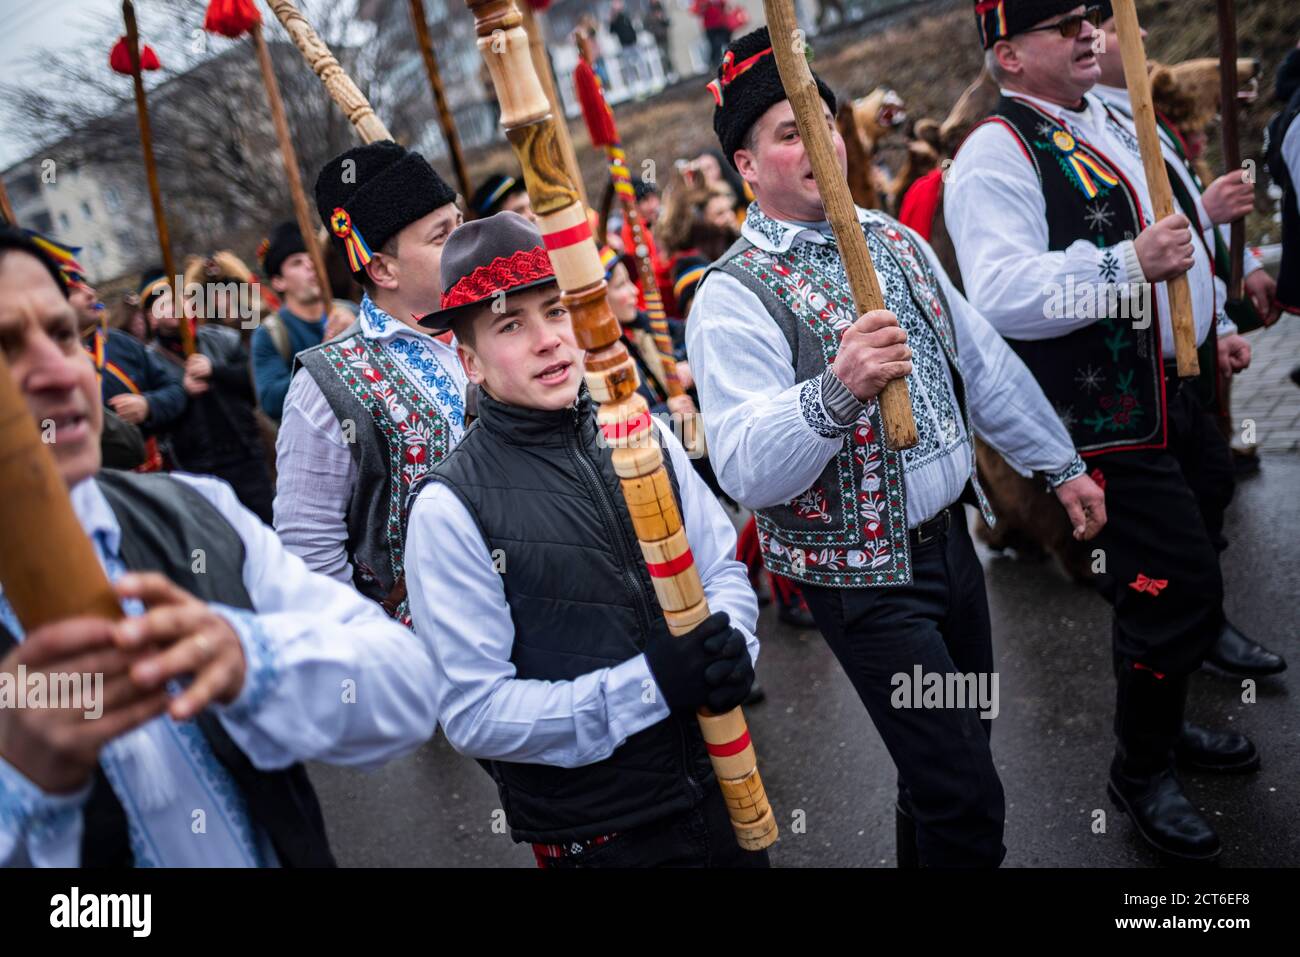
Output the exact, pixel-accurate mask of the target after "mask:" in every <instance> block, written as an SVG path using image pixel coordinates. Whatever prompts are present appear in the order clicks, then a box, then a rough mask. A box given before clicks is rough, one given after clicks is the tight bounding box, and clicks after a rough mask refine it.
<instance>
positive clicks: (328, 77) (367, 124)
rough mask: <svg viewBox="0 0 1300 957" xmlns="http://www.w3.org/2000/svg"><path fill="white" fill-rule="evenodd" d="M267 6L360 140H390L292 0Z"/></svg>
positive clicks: (273, 1) (273, 0)
mask: <svg viewBox="0 0 1300 957" xmlns="http://www.w3.org/2000/svg"><path fill="white" fill-rule="evenodd" d="M267 4H268V6H270V8H271V12H272V13H274V14H275V17H276V19H277V20H279V21H280V23H281V25H283V27H284V29H285V30H286V31H287V32H288V34H289V39H291V40H292V41H293V45H294V46H296V47H297V48H298V52H300V53H301V54H302V56H303V59H304V60H306V61H307V64H308V66H310V67H311V68H312V70H313V71H314V72H315V73H316V75H317V76H318V77H320V81H321V82H322V83H324V84H325V91H326V92H327V93H329V95H330V99H332V100H333V101H334V102H335V103H337V104H338V107H339V109H341V110H342V111H343V113H344V115H345V116H347V118H348V122H350V123H351V124H352V125H353V127H355V128H356V131H357V134H358V135H359V136H360V137H361V141H362V142H363V143H374V142H376V141H378V140H391V139H392V138H393V136H392V134H391V133H389V132H388V127H386V126H384V124H383V121H382V120H380V119H379V117H378V116H376V115H375V111H374V110H373V109H372V108H371V106H370V102H369V101H368V100H367V99H366V98H365V96H364V95H363V94H362V92H361V91H360V90H358V89H357V85H356V84H355V83H353V82H352V79H351V77H349V76H348V75H347V74H346V73H344V72H343V67H341V66H339V61H338V60H336V59H335V58H334V54H333V53H331V52H330V48H329V47H328V46H326V45H325V41H324V40H322V39H321V38H320V36H319V35H318V34H317V33H316V31H315V30H314V29H312V25H311V24H310V23H308V22H307V18H306V17H304V16H303V15H302V12H301V11H300V10H299V9H298V8H297V7H296V6H294V5H293V0H267ZM304 238H305V237H304Z"/></svg>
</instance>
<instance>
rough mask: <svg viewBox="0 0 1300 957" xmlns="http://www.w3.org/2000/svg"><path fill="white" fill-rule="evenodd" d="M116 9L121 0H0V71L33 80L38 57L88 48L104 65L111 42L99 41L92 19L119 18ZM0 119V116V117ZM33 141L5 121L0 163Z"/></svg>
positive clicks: (37, 76) (11, 78)
mask: <svg viewBox="0 0 1300 957" xmlns="http://www.w3.org/2000/svg"><path fill="white" fill-rule="evenodd" d="M121 10H122V4H121V0H0V24H3V29H0V76H3V77H4V79H5V80H6V81H8V82H16V83H21V84H24V85H26V84H31V85H33V86H39V85H40V83H41V82H42V71H41V68H40V60H41V59H54V58H58V57H68V56H90V55H92V54H93V55H95V56H98V57H100V58H102V59H103V62H104V69H106V70H107V69H108V50H109V47H110V46H111V45H112V44H111V42H110V43H109V44H108V45H107V46H106V45H105V44H104V40H103V36H102V33H101V31H102V27H101V26H98V24H100V23H101V22H102V20H103V18H104V17H106V16H117V17H119V18H120V17H121ZM92 45H93V47H95V48H96V49H92ZM99 47H103V49H98V48H99ZM3 119H4V118H3V116H0V122H3ZM39 145H40V144H38V143H32V142H29V141H28V140H26V139H22V138H19V136H18V134H17V132H16V131H15V130H14V129H13V128H12V127H7V128H6V129H5V131H4V135H3V136H0V169H3V168H5V167H7V166H9V165H10V164H11V163H14V162H16V161H17V160H20V159H22V158H23V157H24V156H26V155H27V154H28V153H30V152H31V151H32V150H34V149H35V148H36V147H37V146H39Z"/></svg>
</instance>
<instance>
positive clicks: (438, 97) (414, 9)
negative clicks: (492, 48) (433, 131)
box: [411, 0, 473, 199]
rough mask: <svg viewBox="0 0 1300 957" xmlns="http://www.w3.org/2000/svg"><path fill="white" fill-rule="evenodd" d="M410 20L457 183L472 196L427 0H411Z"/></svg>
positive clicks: (462, 191) (461, 190)
mask: <svg viewBox="0 0 1300 957" xmlns="http://www.w3.org/2000/svg"><path fill="white" fill-rule="evenodd" d="M411 20H412V21H413V22H414V23H415V39H416V42H417V43H419V45H420V55H421V56H422V57H423V58H424V70H425V72H426V73H428V74H429V86H430V87H432V88H433V102H434V105H435V106H436V107H437V109H438V125H439V126H441V127H442V135H443V138H444V139H445V140H446V141H447V152H448V153H450V154H451V166H452V169H453V170H455V172H456V182H457V183H458V184H459V185H460V194H461V195H462V196H464V197H465V199H469V198H470V196H471V195H472V193H473V189H472V187H471V186H470V182H469V171H468V170H467V169H466V168H465V156H464V154H462V153H461V151H460V134H459V133H457V132H456V121H455V120H454V119H453V118H452V115H451V109H450V107H448V106H447V94H446V92H445V91H444V90H443V88H442V74H441V73H440V72H439V71H438V60H437V58H436V57H435V56H434V55H433V41H432V40H431V39H430V38H429V23H428V21H427V20H426V19H425V15H424V0H411Z"/></svg>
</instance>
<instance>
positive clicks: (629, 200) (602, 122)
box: [573, 51, 686, 397]
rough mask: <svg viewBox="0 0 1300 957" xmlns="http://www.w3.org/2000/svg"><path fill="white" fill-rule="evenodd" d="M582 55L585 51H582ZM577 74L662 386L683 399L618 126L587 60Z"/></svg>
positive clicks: (671, 394) (576, 79)
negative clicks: (637, 278) (628, 239)
mask: <svg viewBox="0 0 1300 957" xmlns="http://www.w3.org/2000/svg"><path fill="white" fill-rule="evenodd" d="M584 52H585V51H584ZM580 57H581V58H580V60H579V62H578V69H577V72H575V73H574V75H573V80H574V86H575V87H576V90H577V94H578V99H579V101H580V102H581V103H582V113H583V117H584V118H585V119H586V121H587V132H588V133H590V135H591V145H592V146H603V147H605V156H606V157H607V158H608V160H609V179H610V183H611V184H613V187H614V195H616V196H617V197H618V201H619V205H620V206H622V207H623V218H624V220H625V221H626V222H627V223H628V226H629V231H630V232H631V234H632V244H633V248H632V250H631V253H632V255H633V256H634V257H635V258H636V262H637V272H639V273H640V274H641V291H642V294H643V295H644V296H645V308H646V313H647V315H649V317H650V331H651V332H652V333H653V334H654V339H655V346H656V348H657V349H658V351H659V358H660V362H661V364H662V365H663V370H664V379H665V380H667V381H665V383H664V385H665V386H667V388H668V395H669V396H673V397H675V396H679V395H685V394H686V390H685V389H683V388H682V383H681V380H680V379H678V378H677V360H676V359H675V358H674V356H673V339H672V334H671V333H670V332H669V330H668V317H667V315H666V314H665V313H664V300H663V296H661V295H660V294H659V283H658V281H657V280H656V278H655V264H654V261H653V260H652V258H651V256H650V244H649V242H647V241H646V225H645V222H644V221H643V220H642V219H641V213H640V212H639V211H638V210H637V208H636V190H635V189H634V188H633V186H632V174H631V172H630V171H629V170H628V166H627V151H626V150H624V149H623V143H622V140H621V139H620V138H619V135H618V125H617V124H616V123H615V122H614V111H613V110H611V109H610V107H609V103H608V102H607V101H606V100H605V93H604V90H602V89H601V86H600V78H599V77H598V76H596V71H595V70H593V69H592V68H591V64H590V63H589V62H587V59H586V56H585V55H581V54H580Z"/></svg>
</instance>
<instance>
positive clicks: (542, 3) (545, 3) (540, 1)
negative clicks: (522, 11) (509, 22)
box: [527, 0, 551, 13]
mask: <svg viewBox="0 0 1300 957" xmlns="http://www.w3.org/2000/svg"><path fill="white" fill-rule="evenodd" d="M527 3H528V5H529V6H530V7H532V8H533V12H534V13H542V12H544V11H545V10H546V8H547V7H549V6H550V5H551V0H527Z"/></svg>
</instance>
